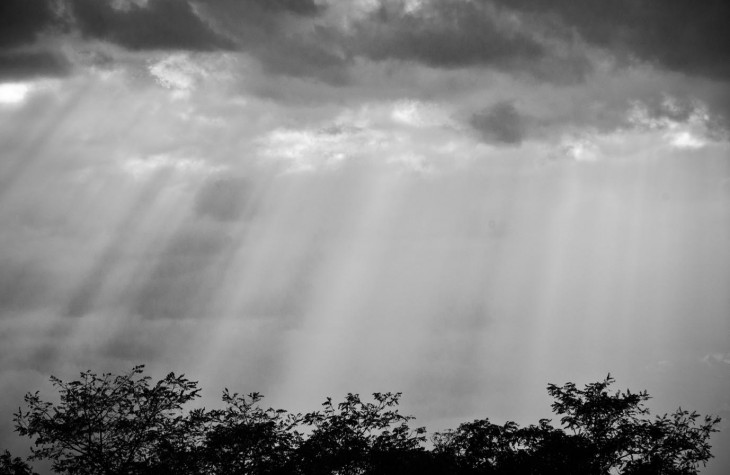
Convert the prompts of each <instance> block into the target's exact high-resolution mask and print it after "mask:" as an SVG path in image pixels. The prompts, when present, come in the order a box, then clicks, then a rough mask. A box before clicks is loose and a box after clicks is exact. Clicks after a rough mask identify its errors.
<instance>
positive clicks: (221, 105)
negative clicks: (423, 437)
mask: <svg viewBox="0 0 730 475" xmlns="http://www.w3.org/2000/svg"><path fill="white" fill-rule="evenodd" d="M0 5H2V6H0V144H2V147H1V149H0V150H1V151H0V385H2V387H3V394H2V396H1V397H0V417H1V418H2V420H3V421H5V422H4V423H3V424H2V426H1V428H0V446H7V447H10V448H19V447H23V446H25V445H27V444H25V441H21V440H20V439H18V438H17V437H15V436H14V435H13V434H12V433H11V430H12V429H11V423H10V421H11V418H12V412H13V410H15V409H17V406H18V405H19V404H20V402H21V401H22V395H23V394H24V393H25V392H26V391H29V390H34V389H42V390H44V391H46V393H45V394H47V395H50V393H49V392H48V383H47V378H48V376H49V375H50V374H54V375H56V376H59V377H61V378H73V377H75V376H76V375H77V374H78V372H79V371H81V370H84V369H87V368H88V369H92V370H96V371H100V372H101V371H125V370H128V369H130V368H131V367H132V366H133V365H135V364H139V363H145V364H147V365H148V368H149V369H150V372H151V373H152V374H153V375H155V376H161V375H163V374H165V373H166V372H168V371H177V372H184V373H186V374H187V375H189V376H190V377H191V378H193V379H196V380H200V382H201V385H202V386H203V388H204V390H205V392H204V395H205V404H207V405H208V406H210V405H211V404H215V401H216V400H217V398H218V397H219V394H220V390H222V388H223V387H224V386H225V387H229V388H231V389H235V390H238V391H242V392H251V391H259V392H263V393H264V394H265V395H266V399H265V400H264V401H265V402H268V403H269V404H271V405H274V406H278V407H284V408H286V409H292V410H313V409H316V408H317V407H318V405H319V404H320V403H321V402H322V401H323V400H324V398H325V397H326V396H332V397H333V398H335V399H337V398H340V397H342V396H343V395H344V394H345V393H346V392H348V391H350V392H360V393H371V392H374V391H403V392H404V399H403V410H404V412H406V413H410V414H413V415H415V416H416V417H417V420H416V421H417V422H419V423H421V424H424V425H426V426H427V427H428V429H429V430H431V431H434V430H439V429H444V428H447V427H455V426H456V425H457V424H458V423H460V422H465V421H468V420H471V419H474V418H481V417H490V418H492V419H493V420H495V421H504V420H508V419H510V420H517V421H518V422H520V423H531V422H536V421H537V419H538V418H540V417H547V416H549V415H550V407H549V404H550V401H549V399H548V397H547V395H546V393H545V386H546V385H547V383H548V382H554V383H563V382H566V381H575V382H576V383H578V384H584V383H587V382H591V381H597V380H599V379H602V378H603V377H604V376H605V375H606V373H608V372H609V371H610V372H611V373H612V374H613V375H614V376H615V377H616V378H617V380H618V382H617V386H620V387H622V388H625V387H629V388H631V389H632V390H633V389H635V390H639V389H647V390H649V393H650V394H652V395H653V396H654V399H653V400H652V401H651V406H650V407H651V408H652V409H653V410H654V412H658V413H663V412H665V411H671V410H673V409H674V408H676V407H677V406H680V405H681V406H683V407H688V408H694V409H697V410H699V411H701V412H704V413H714V414H719V415H721V416H724V417H725V418H726V420H730V396H729V395H730V291H728V289H730V159H728V157H729V156H730V139H729V137H730V128H729V125H728V124H729V123H730V122H729V121H730V87H729V86H730V50H729V49H730V45H728V43H727V41H725V40H724V38H725V36H724V30H725V29H726V25H725V23H724V22H725V19H726V18H728V17H730V11H729V10H730V6H729V4H728V3H727V2H726V1H724V0H717V1H711V0H708V1H703V2H686V1H679V0H671V1H670V0H664V1H659V0H650V1H643V2H637V1H629V0H621V1H614V2H603V1H598V0H589V1H588V0H586V1H582V2H578V3H576V2H568V1H563V0H552V1H545V0H540V1H538V0H532V1H531V0H518V1H503V0H494V1H488V0H483V1H481V0H473V1H472V0H445V1H435V0H431V1H429V0H403V1H385V0H352V1H334V0H331V1H328V0H299V1H297V0H268V1H265V0H196V1H192V0H191V1H183V0H3V2H2V3H1V4H0ZM724 427H725V433H724V434H721V435H719V436H717V437H716V446H717V447H718V449H716V450H715V452H716V455H717V459H716V460H715V461H714V462H713V463H712V464H711V465H710V466H709V467H708V469H707V471H706V473H708V474H720V473H724V472H725V471H726V470H727V469H728V467H730V456H729V455H725V454H722V450H721V449H719V447H721V446H722V444H728V443H730V436H728V432H730V430H728V429H730V425H728V424H727V422H726V423H724ZM17 450H20V449H17Z"/></svg>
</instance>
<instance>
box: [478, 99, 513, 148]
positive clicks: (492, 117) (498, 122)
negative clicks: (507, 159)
mask: <svg viewBox="0 0 730 475" xmlns="http://www.w3.org/2000/svg"><path fill="white" fill-rule="evenodd" d="M470 123H471V125H472V127H474V129H475V130H476V131H477V132H479V135H480V136H481V138H482V140H484V141H485V142H487V143H500V144H508V145H514V144H519V143H520V142H522V140H523V138H524V136H525V133H526V127H525V120H524V118H523V117H522V116H521V115H520V113H519V112H518V111H517V109H516V108H515V106H514V105H513V104H512V103H511V102H499V103H497V104H494V105H493V106H491V107H488V108H487V109H485V110H484V111H482V112H479V113H477V114H474V115H473V116H472V117H471V120H470Z"/></svg>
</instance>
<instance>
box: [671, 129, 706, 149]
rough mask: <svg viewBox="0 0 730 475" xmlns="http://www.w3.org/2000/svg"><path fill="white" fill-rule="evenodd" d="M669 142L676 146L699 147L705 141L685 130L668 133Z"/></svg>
mask: <svg viewBox="0 0 730 475" xmlns="http://www.w3.org/2000/svg"><path fill="white" fill-rule="evenodd" d="M669 142H670V143H671V144H672V145H673V146H675V147H677V148H690V149H696V148H701V147H703V146H704V145H705V141H704V140H702V139H701V138H699V137H697V136H695V135H693V134H692V133H691V132H689V131H687V130H683V131H681V132H677V133H673V134H670V136H669Z"/></svg>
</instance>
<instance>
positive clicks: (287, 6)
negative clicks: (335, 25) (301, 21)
mask: <svg viewBox="0 0 730 475" xmlns="http://www.w3.org/2000/svg"><path fill="white" fill-rule="evenodd" d="M240 3H242V4H249V5H255V6H258V7H261V8H263V9H265V10H271V11H274V12H287V13H293V14H296V15H302V16H312V15H318V14H320V13H322V12H323V11H324V7H323V6H322V5H318V4H317V3H316V2H314V1H313V0H241V1H240Z"/></svg>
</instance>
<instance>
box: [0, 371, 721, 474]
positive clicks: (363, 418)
mask: <svg viewBox="0 0 730 475" xmlns="http://www.w3.org/2000/svg"><path fill="white" fill-rule="evenodd" d="M143 371H144V367H143V366H137V367H134V368H133V369H132V370H131V371H130V372H129V373H126V374H121V375H112V374H110V373H105V374H101V375H97V374H95V373H92V372H90V371H86V372H82V373H81V375H80V379H78V380H75V381H71V382H64V381H62V380H60V379H58V378H55V377H51V382H52V383H53V385H54V386H55V387H56V388H57V389H58V391H59V395H60V397H59V402H57V403H52V402H48V401H45V400H43V399H41V397H40V395H39V393H38V392H34V393H28V394H27V395H26V396H25V401H24V402H25V408H20V409H19V410H18V412H17V413H16V414H15V416H14V421H15V430H16V431H17V432H18V433H19V434H20V435H21V436H26V437H29V438H30V439H31V440H32V442H33V445H32V447H31V454H30V455H29V457H28V460H27V461H26V460H23V459H21V458H19V457H13V456H12V455H11V454H10V453H9V452H7V451H5V453H4V454H3V455H0V475H10V474H13V475H30V474H33V473H34V472H33V470H32V468H31V466H30V465H29V463H28V462H33V461H36V460H46V461H49V462H50V463H51V466H52V470H53V471H54V472H56V473H63V474H103V475H121V474H252V475H258V474H262V475H263V474H270V475H275V474H282V475H283V474H291V475H324V474H327V475H329V474H333V475H334V474H338V475H339V474H342V475H356V474H357V475H378V474H383V475H384V474H404V473H421V474H456V475H461V474H464V475H467V474H468V475H472V474H473V475H476V474H494V475H497V474H505V475H506V474H528V475H529V474H535V475H537V474H541V475H547V474H561V475H570V474H576V475H577V474H580V475H593V474H595V475H608V474H617V473H619V474H631V475H640V474H641V475H650V474H656V475H659V474H668V475H680V474H681V475H692V474H697V473H698V472H699V469H700V467H702V466H704V465H705V464H706V463H707V461H708V460H709V459H710V458H711V457H712V454H711V451H710V449H711V447H710V444H709V439H710V436H711V434H712V433H713V432H715V431H717V426H718V424H719V422H720V419H719V418H717V417H712V416H700V415H699V414H697V413H696V412H690V411H687V410H684V409H681V408H680V409H678V410H677V411H675V412H674V413H673V414H664V415H661V416H657V417H654V418H651V417H650V414H649V409H648V408H647V407H646V405H645V403H646V402H647V401H648V400H649V399H650V396H649V395H648V394H647V393H646V392H645V391H642V392H638V393H634V392H631V391H629V390H626V391H612V390H610V386H611V385H612V384H613V383H614V382H615V381H614V379H613V378H612V377H611V376H610V375H609V376H607V377H606V378H605V379H604V380H603V381H599V382H596V383H591V384H587V385H585V386H584V387H583V388H582V389H581V388H578V387H577V386H576V385H575V384H574V383H566V384H564V385H562V386H557V385H555V384H549V385H548V388H547V389H548V394H549V395H550V396H551V397H552V398H553V400H554V402H553V404H552V409H553V412H554V413H555V415H556V416H558V417H559V418H560V424H559V425H558V426H554V425H553V424H552V422H551V420H549V419H542V420H540V421H539V422H538V423H537V424H533V425H529V426H525V427H520V426H519V425H518V424H517V423H515V422H507V423H505V424H502V425H499V424H495V423H492V422H490V420H489V419H477V420H474V421H471V422H466V423H463V424H461V425H459V426H458V427H457V428H456V429H448V430H445V431H443V432H436V433H434V434H433V435H431V436H430V437H428V435H427V433H426V429H425V428H423V427H415V428H413V427H411V425H410V424H411V422H412V421H413V419H414V418H413V417H412V416H405V415H403V414H400V413H399V412H398V404H399V401H400V398H401V394H400V393H374V394H373V395H372V401H366V400H363V399H361V397H360V396H359V395H358V394H347V395H346V396H345V398H344V401H342V402H340V403H337V404H336V403H334V402H333V401H332V399H331V398H327V399H326V400H325V402H324V403H323V404H322V408H321V409H320V410H319V411H313V412H309V413H306V414H294V413H290V412H288V411H286V410H283V409H273V408H265V407H264V406H262V405H261V401H262V398H263V396H262V395H261V394H259V393H251V394H247V395H241V394H239V393H234V392H230V391H229V390H228V389H225V390H224V391H223V394H222V402H223V407H222V408H219V409H211V410H206V409H202V408H197V409H187V405H188V403H190V402H191V401H193V400H195V399H196V398H198V397H199V396H200V388H199V387H198V384H197V382H195V381H191V380H189V379H187V378H186V377H185V376H184V375H175V374H174V373H170V374H168V375H167V376H166V377H164V378H163V379H161V380H159V381H157V382H156V383H154V384H153V383H152V380H151V378H150V377H149V376H143ZM429 440H430V444H429V443H428V442H429Z"/></svg>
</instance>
